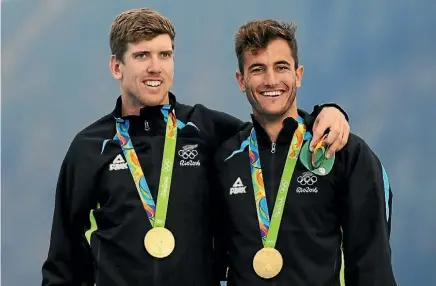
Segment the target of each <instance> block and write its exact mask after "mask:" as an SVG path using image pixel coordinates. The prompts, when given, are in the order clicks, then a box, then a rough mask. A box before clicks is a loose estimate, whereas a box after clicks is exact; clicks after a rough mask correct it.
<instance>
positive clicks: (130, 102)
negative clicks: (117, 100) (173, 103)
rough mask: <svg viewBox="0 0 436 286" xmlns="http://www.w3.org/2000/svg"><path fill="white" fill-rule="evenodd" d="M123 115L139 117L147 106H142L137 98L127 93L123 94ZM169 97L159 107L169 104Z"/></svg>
mask: <svg viewBox="0 0 436 286" xmlns="http://www.w3.org/2000/svg"><path fill="white" fill-rule="evenodd" d="M121 102H122V104H121V115H122V116H129V115H136V116H139V115H140V113H141V108H144V107H146V105H145V104H142V103H141V102H140V101H139V100H138V99H137V98H136V97H134V96H129V95H127V94H126V93H122V94H121ZM169 102H170V100H169V96H166V97H165V98H164V99H163V101H162V102H160V103H159V104H158V105H162V104H169Z"/></svg>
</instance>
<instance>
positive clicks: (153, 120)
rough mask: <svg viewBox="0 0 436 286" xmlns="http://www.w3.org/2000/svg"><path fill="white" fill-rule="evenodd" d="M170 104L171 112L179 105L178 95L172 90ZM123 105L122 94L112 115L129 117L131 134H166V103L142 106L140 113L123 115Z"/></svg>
mask: <svg viewBox="0 0 436 286" xmlns="http://www.w3.org/2000/svg"><path fill="white" fill-rule="evenodd" d="M169 105H170V110H169V111H170V112H171V110H173V109H174V108H176V106H177V100H176V97H175V95H174V94H173V93H171V92H169ZM121 107H122V99H121V96H119V97H118V98H117V102H116V104H115V108H114V110H113V111H112V113H111V115H112V116H113V117H116V118H122V119H128V120H129V121H130V128H129V134H130V136H135V135H141V134H144V135H146V134H150V135H151V134H155V135H156V134H165V130H166V122H165V120H164V115H163V113H162V108H163V107H164V105H156V106H145V107H143V108H141V110H140V114H139V115H128V116H122V112H121V110H122V109H121ZM176 116H177V115H176Z"/></svg>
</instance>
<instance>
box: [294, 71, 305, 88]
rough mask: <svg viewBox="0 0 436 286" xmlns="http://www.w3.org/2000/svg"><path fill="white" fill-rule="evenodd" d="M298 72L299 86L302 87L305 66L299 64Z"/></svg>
mask: <svg viewBox="0 0 436 286" xmlns="http://www.w3.org/2000/svg"><path fill="white" fill-rule="evenodd" d="M296 74H297V82H296V85H297V88H299V87H301V81H302V79H303V74H304V67H303V66H299V67H298V68H297V70H296Z"/></svg>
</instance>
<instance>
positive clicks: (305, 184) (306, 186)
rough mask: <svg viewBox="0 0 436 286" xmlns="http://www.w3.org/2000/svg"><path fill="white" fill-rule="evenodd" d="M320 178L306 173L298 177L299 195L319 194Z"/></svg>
mask: <svg viewBox="0 0 436 286" xmlns="http://www.w3.org/2000/svg"><path fill="white" fill-rule="evenodd" d="M317 182H318V177H317V176H316V175H315V174H313V173H311V172H304V173H303V174H302V175H301V176H298V177H297V183H298V185H299V186H298V187H297V193H298V194H300V193H318V186H317V185H318V184H317Z"/></svg>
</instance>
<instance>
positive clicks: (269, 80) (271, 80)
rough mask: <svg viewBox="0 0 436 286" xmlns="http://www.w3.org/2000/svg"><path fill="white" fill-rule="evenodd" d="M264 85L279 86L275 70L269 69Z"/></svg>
mask: <svg viewBox="0 0 436 286" xmlns="http://www.w3.org/2000/svg"><path fill="white" fill-rule="evenodd" d="M264 84H265V85H266V86H274V85H276V84H277V76H276V74H275V72H274V70H273V69H268V70H267V71H266V73H265V76H264Z"/></svg>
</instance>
